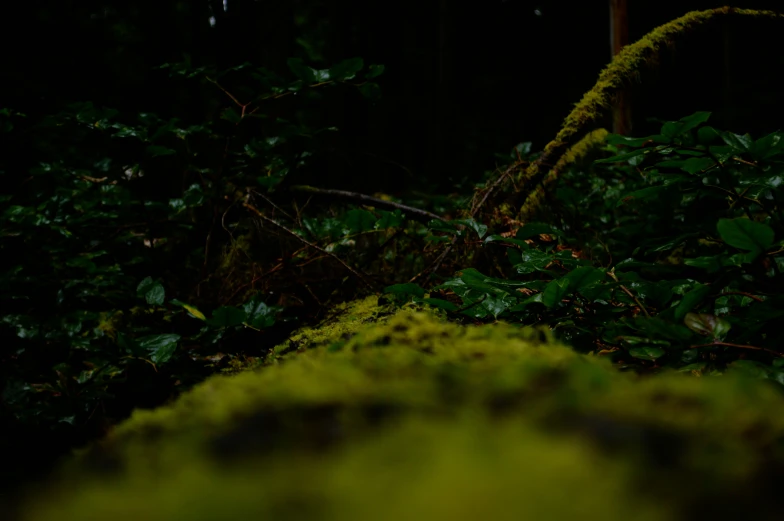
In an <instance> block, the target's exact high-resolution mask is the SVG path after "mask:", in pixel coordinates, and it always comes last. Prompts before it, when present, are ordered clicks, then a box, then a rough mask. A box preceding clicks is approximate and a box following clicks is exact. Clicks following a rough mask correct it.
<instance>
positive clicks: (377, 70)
mask: <svg viewBox="0 0 784 521" xmlns="http://www.w3.org/2000/svg"><path fill="white" fill-rule="evenodd" d="M383 72H384V66H383V65H375V64H374V65H370V66H369V67H368V71H367V72H366V73H365V79H366V80H370V79H373V78H375V77H377V76H381V74H382V73H383Z"/></svg>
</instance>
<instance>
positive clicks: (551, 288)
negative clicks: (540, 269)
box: [542, 278, 569, 308]
mask: <svg viewBox="0 0 784 521" xmlns="http://www.w3.org/2000/svg"><path fill="white" fill-rule="evenodd" d="M568 293H569V280H568V279H566V278H562V279H555V280H553V281H551V282H550V283H549V284H548V285H547V287H546V288H545V289H544V294H543V295H542V304H544V305H545V306H547V307H548V308H552V307H553V306H555V305H556V304H559V303H560V302H561V299H562V298H564V297H565V296H566V295H567V294H568Z"/></svg>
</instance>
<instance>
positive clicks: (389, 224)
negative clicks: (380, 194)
mask: <svg viewBox="0 0 784 521" xmlns="http://www.w3.org/2000/svg"><path fill="white" fill-rule="evenodd" d="M380 213H381V218H379V220H378V221H376V223H375V224H374V225H373V227H374V228H375V229H376V230H385V229H387V228H398V227H400V225H402V224H403V222H404V221H405V219H406V217H405V215H404V214H403V212H402V211H401V210H399V209H398V210H395V211H394V212H388V211H386V210H380Z"/></svg>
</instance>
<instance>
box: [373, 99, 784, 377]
mask: <svg viewBox="0 0 784 521" xmlns="http://www.w3.org/2000/svg"><path fill="white" fill-rule="evenodd" d="M709 116H710V113H708V112H697V113H695V114H693V115H691V116H688V117H684V118H682V119H681V120H679V121H674V122H667V123H664V124H663V126H662V128H661V132H660V133H659V134H656V135H653V136H648V137H641V138H626V137H622V136H609V137H608V138H607V144H606V151H607V152H609V154H611V157H607V158H605V159H600V160H598V161H596V162H595V163H594V164H586V165H575V166H574V167H573V168H572V169H571V170H570V171H569V172H567V173H565V174H564V175H562V177H561V179H560V180H559V185H558V188H557V190H556V191H555V194H554V196H553V197H551V200H550V201H548V203H547V204H546V205H545V208H544V209H543V210H541V211H540V216H539V217H540V218H541V219H540V222H529V223H526V224H524V225H522V226H517V227H513V228H512V229H511V230H510V231H507V232H506V233H500V234H499V233H493V232H492V230H488V228H487V226H484V225H482V224H479V223H476V222H473V221H472V222H470V223H468V224H469V225H470V226H461V227H458V226H456V225H453V226H452V229H451V230H450V229H448V228H447V226H445V225H444V224H443V223H432V224H433V229H434V230H441V231H446V232H450V233H452V234H453V235H454V234H458V237H468V236H471V237H470V238H471V240H473V241H476V240H477V239H479V240H480V241H481V244H482V247H481V249H482V250H483V253H484V254H485V256H487V257H489V258H493V259H501V262H492V261H491V262H485V267H486V268H487V270H484V268H483V269H482V270H480V269H478V268H479V266H475V267H467V268H466V269H463V270H462V271H460V272H459V273H458V275H457V276H456V277H455V278H451V279H449V280H446V281H444V282H442V283H441V284H439V285H436V286H434V287H430V288H428V287H422V286H420V285H417V284H411V283H409V284H398V285H394V286H390V287H388V288H387V290H386V291H387V293H389V294H391V295H392V297H393V298H394V299H396V300H398V301H411V300H413V301H414V302H418V303H424V304H428V305H431V306H435V307H438V308H441V309H443V310H445V311H446V312H447V313H449V314H450V315H451V316H452V317H454V318H455V319H457V320H463V321H465V320H473V321H480V322H492V321H494V320H498V319H503V320H507V321H511V322H516V323H522V324H539V325H547V326H549V327H550V328H551V329H552V330H554V331H555V332H556V334H557V335H558V337H559V338H560V339H562V340H564V341H565V342H567V343H568V344H570V345H572V346H573V347H575V348H576V349H578V350H580V351H582V352H589V351H593V352H598V353H602V354H603V355H606V356H608V357H609V358H611V359H612V360H613V361H614V362H615V363H616V364H617V366H618V367H620V368H624V369H633V370H637V371H644V372H651V371H658V370H660V369H661V368H674V369H678V370H680V371H684V372H689V373H695V374H720V373H722V372H725V371H726V370H727V369H728V368H733V369H736V370H743V371H746V372H748V373H750V374H753V375H755V376H757V377H760V378H767V379H770V380H773V381H776V382H778V383H779V384H784V348H783V347H782V342H783V341H784V330H782V328H781V319H782V317H784V277H782V274H781V271H782V268H784V248H783V247H782V246H783V245H784V222H782V213H781V212H782V208H781V201H782V197H783V196H784V193H782V173H783V172H784V170H783V167H784V139H783V138H784V133H782V132H774V133H772V134H769V135H767V136H764V137H762V138H759V139H756V140H755V139H752V138H751V137H750V136H748V135H738V134H735V133H732V132H726V131H719V130H716V129H715V128H713V127H711V126H708V125H707V124H706V123H707V121H708V119H709ZM449 224H451V223H449ZM504 257H505V260H504ZM491 272H492V273H491Z"/></svg>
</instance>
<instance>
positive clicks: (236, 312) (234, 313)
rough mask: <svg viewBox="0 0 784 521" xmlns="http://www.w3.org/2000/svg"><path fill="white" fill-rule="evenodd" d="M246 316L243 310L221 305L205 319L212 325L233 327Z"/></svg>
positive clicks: (240, 322)
mask: <svg viewBox="0 0 784 521" xmlns="http://www.w3.org/2000/svg"><path fill="white" fill-rule="evenodd" d="M247 318H248V316H247V314H246V313H245V311H244V310H242V309H239V308H235V307H234V306H222V307H219V308H218V309H216V310H215V311H213V312H212V317H211V318H210V319H209V320H208V321H207V324H209V325H210V326H212V327H218V328H221V327H234V326H239V325H240V324H242V323H243V322H245V320H247Z"/></svg>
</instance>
